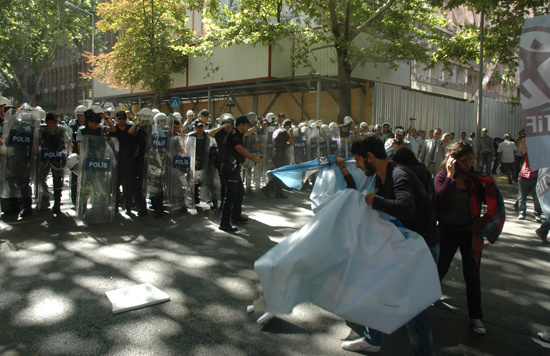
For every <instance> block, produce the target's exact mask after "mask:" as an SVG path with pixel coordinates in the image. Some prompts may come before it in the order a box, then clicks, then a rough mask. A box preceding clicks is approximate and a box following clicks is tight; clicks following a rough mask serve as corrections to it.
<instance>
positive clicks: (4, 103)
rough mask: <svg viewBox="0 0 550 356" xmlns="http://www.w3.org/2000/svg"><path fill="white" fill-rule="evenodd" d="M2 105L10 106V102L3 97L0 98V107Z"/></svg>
mask: <svg viewBox="0 0 550 356" xmlns="http://www.w3.org/2000/svg"><path fill="white" fill-rule="evenodd" d="M2 105H11V101H10V100H9V99H8V98H6V97H4V96H0V106H2Z"/></svg>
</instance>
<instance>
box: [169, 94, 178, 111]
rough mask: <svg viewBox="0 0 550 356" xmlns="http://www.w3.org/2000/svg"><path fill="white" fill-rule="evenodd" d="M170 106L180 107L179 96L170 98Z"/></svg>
mask: <svg viewBox="0 0 550 356" xmlns="http://www.w3.org/2000/svg"><path fill="white" fill-rule="evenodd" d="M170 107H171V108H179V107H180V98H176V97H171V98H170Z"/></svg>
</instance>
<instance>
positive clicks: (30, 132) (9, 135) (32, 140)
mask: <svg viewBox="0 0 550 356" xmlns="http://www.w3.org/2000/svg"><path fill="white" fill-rule="evenodd" d="M39 128H40V113H39V112H37V111H28V110H21V109H19V110H17V111H15V110H10V111H8V112H7V113H6V117H5V119H4V128H3V143H2V150H1V154H0V167H1V168H0V187H1V191H0V196H1V197H2V198H24V199H25V200H24V204H25V206H26V207H29V208H30V207H31V206H32V186H34V187H36V178H37V177H36V169H35V167H36V159H37V151H38V139H37V136H38V130H39Z"/></svg>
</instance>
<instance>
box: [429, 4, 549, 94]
mask: <svg viewBox="0 0 550 356" xmlns="http://www.w3.org/2000/svg"><path fill="white" fill-rule="evenodd" d="M461 5H464V6H466V7H468V8H469V9H471V11H474V12H476V13H477V14H479V13H480V12H481V9H482V7H483V8H484V14H485V27H484V42H483V52H484V61H485V62H486V64H487V66H495V65H496V64H497V63H498V64H500V65H501V66H502V68H504V70H500V71H499V70H496V71H494V72H492V76H493V77H494V78H496V80H498V81H500V82H501V83H502V84H504V86H505V88H506V89H512V88H514V86H516V85H517V81H516V79H517V78H516V73H517V69H518V65H519V57H518V51H519V40H520V36H521V32H522V30H523V24H524V22H525V19H527V18H528V17H532V16H540V15H545V14H549V13H550V2H548V1H543V0H528V1H524V0H450V1H447V2H446V4H445V9H447V10H450V9H453V8H456V7H458V6H461ZM458 25H460V24H458ZM480 40H481V28H480V27H479V24H473V25H463V26H459V31H458V32H457V34H456V35H455V36H453V37H452V38H449V39H448V40H447V41H445V42H443V43H442V44H441V46H440V47H439V48H438V49H437V50H436V51H435V53H434V58H435V59H436V60H440V61H442V62H443V63H445V64H447V65H448V64H450V63H451V61H452V60H456V61H459V62H461V63H462V64H464V65H467V66H469V67H470V68H476V69H477V68H479V62H480ZM490 73H491V72H490ZM512 100H514V101H517V100H519V98H517V97H514V96H513V97H512Z"/></svg>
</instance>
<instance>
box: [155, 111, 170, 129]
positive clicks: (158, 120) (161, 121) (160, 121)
mask: <svg viewBox="0 0 550 356" xmlns="http://www.w3.org/2000/svg"><path fill="white" fill-rule="evenodd" d="M152 111H153V112H155V109H153V110H152ZM154 121H155V124H156V125H159V126H160V125H166V123H168V116H166V114H163V113H161V112H159V113H157V114H156V115H155V119H154Z"/></svg>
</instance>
